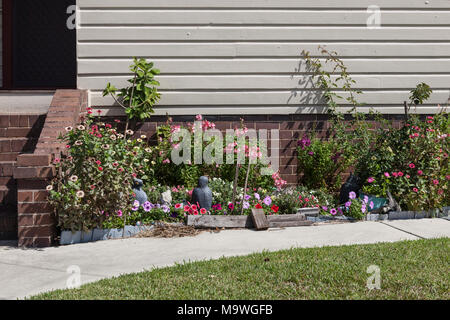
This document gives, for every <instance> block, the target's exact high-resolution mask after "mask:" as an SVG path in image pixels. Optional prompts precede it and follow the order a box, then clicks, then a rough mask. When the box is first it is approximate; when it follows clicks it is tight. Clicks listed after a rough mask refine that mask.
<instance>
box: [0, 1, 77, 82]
mask: <svg viewBox="0 0 450 320" xmlns="http://www.w3.org/2000/svg"><path fill="white" fill-rule="evenodd" d="M75 2H76V1H75V0H6V1H5V0H4V1H3V4H4V5H3V7H4V12H3V16H4V18H6V22H7V24H6V25H4V34H5V33H6V35H5V36H6V38H5V37H4V50H5V51H6V52H5V57H4V67H5V72H6V74H5V77H4V78H5V83H4V89H57V88H76V74H77V63H76V30H75V29H74V28H69V27H68V25H67V22H68V19H70V16H71V14H72V13H70V12H69V13H68V8H69V7H70V6H72V5H75ZM8 24H9V25H8ZM5 60H6V61H5Z"/></svg>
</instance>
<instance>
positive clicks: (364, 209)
mask: <svg viewBox="0 0 450 320" xmlns="http://www.w3.org/2000/svg"><path fill="white" fill-rule="evenodd" d="M366 209H367V207H366V204H365V203H363V205H362V207H361V212H362V213H365V212H366Z"/></svg>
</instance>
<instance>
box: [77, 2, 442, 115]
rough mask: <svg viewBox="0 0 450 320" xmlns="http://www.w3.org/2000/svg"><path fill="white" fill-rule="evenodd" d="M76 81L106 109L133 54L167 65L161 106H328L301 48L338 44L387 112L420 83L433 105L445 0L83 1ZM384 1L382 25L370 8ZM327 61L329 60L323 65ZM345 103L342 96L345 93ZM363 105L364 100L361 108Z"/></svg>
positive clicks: (373, 100) (255, 109)
mask: <svg viewBox="0 0 450 320" xmlns="http://www.w3.org/2000/svg"><path fill="white" fill-rule="evenodd" d="M77 4H78V6H79V8H80V20H79V26H80V27H79V29H78V36H77V38H78V46H77V48H78V49H77V50H78V87H79V88H82V89H90V90H91V103H92V104H93V105H94V106H103V107H104V108H105V110H106V111H108V112H109V113H110V114H115V113H120V112H121V110H120V109H118V108H114V107H111V106H112V105H113V104H114V101H113V100H112V99H111V98H109V97H106V98H104V97H102V94H101V92H102V90H103V89H104V87H105V86H106V84H107V83H108V82H112V83H113V84H114V85H115V86H116V87H121V86H124V85H126V79H127V78H129V77H130V76H131V75H130V73H129V68H128V66H129V65H130V64H131V62H132V59H131V58H132V57H133V56H138V57H144V58H147V59H149V60H152V61H154V62H155V66H156V67H157V68H159V69H161V75H160V76H159V77H158V80H159V81H160V82H161V87H160V91H161V93H162V99H161V102H160V103H159V105H158V108H157V109H156V111H157V114H165V113H166V112H168V113H170V114H174V115H175V114H192V113H195V112H201V113H204V114H206V113H210V114H236V113H248V114H258V113H274V114H283V113H311V112H318V113H321V112H324V111H325V109H324V104H323V102H322V101H321V100H320V99H319V98H318V94H317V91H315V90H314V87H313V84H312V78H311V73H310V70H308V68H306V66H305V63H304V61H303V60H302V58H301V52H302V50H307V51H310V52H311V55H312V56H320V55H319V52H318V50H317V48H318V46H319V45H323V46H326V47H327V48H328V49H329V50H334V51H337V52H338V54H339V55H340V57H341V58H342V59H343V60H344V62H345V64H346V66H348V70H349V72H350V73H351V74H352V76H353V78H354V79H355V80H356V84H355V88H358V89H361V90H362V91H363V94H362V95H361V96H360V98H359V100H360V101H361V102H365V103H366V104H367V105H369V104H370V105H372V106H374V107H375V108H377V109H378V110H380V111H382V112H386V113H402V110H403V107H402V103H403V101H404V100H407V99H408V97H409V95H410V94H409V91H410V90H411V89H412V88H414V87H415V86H416V84H418V83H420V82H426V83H428V84H429V85H430V86H431V87H432V88H433V90H434V94H433V96H432V98H431V99H430V100H429V101H428V102H427V104H426V105H424V106H422V107H420V108H418V109H417V111H418V112H421V113H428V112H435V111H436V110H437V108H436V106H437V104H446V103H447V101H448V98H449V95H450V0H431V1H428V3H427V2H426V1H422V0H421V1H416V0H410V1H407V2H405V1H403V0H390V1H364V0H345V1H344V0H342V1H335V0H305V1H295V0H228V1H225V0H170V1H169V0H116V1H109V0H108V1H107V0H78V1H77ZM373 5H378V6H379V7H381V8H382V11H381V23H382V27H381V28H378V29H369V28H367V27H366V21H367V19H368V18H369V16H370V15H371V14H372V13H371V12H367V8H368V7H369V6H373ZM326 68H328V69H330V66H329V65H328V66H326ZM343 106H344V108H345V107H346V106H345V101H343ZM364 109H367V107H364Z"/></svg>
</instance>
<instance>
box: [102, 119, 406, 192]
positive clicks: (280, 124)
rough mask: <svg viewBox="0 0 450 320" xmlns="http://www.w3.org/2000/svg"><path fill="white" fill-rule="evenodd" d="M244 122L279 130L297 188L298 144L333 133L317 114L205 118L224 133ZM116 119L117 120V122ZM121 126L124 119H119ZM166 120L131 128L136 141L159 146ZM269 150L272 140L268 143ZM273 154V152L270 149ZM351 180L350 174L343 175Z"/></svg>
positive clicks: (285, 165) (286, 175) (285, 168)
mask: <svg viewBox="0 0 450 320" xmlns="http://www.w3.org/2000/svg"><path fill="white" fill-rule="evenodd" d="M241 118H243V119H244V121H245V125H246V126H247V127H248V128H249V129H250V128H251V129H257V130H258V129H267V130H271V129H276V130H279V137H280V149H279V156H280V173H281V176H282V178H283V179H285V180H286V181H287V182H288V184H290V185H294V184H297V183H298V181H299V180H298V179H299V177H298V174H297V150H296V149H297V141H298V140H299V139H301V138H302V137H303V136H304V135H305V134H308V133H311V131H312V130H315V131H316V133H317V135H318V136H319V137H326V135H327V130H328V129H330V127H331V123H330V121H329V116H327V115H318V114H306V115H249V116H240V115H236V116H228V115H227V116H204V119H207V120H209V121H212V122H214V123H215V124H216V128H217V129H219V130H221V131H223V132H225V130H227V129H234V128H240V125H241V123H240V119H241ZM386 118H387V119H389V120H391V121H393V122H394V123H396V124H400V122H402V121H403V119H404V116H403V115H386ZM116 119H117V118H116ZM118 119H120V120H121V121H122V122H124V121H125V119H124V118H118ZM172 119H173V123H174V124H186V123H189V122H193V121H195V116H194V115H192V116H173V117H172ZM105 120H106V122H111V123H114V121H113V118H110V117H105ZM166 120H167V117H160V116H153V117H151V119H150V121H148V122H145V123H137V124H135V125H134V126H132V128H133V129H134V130H135V131H136V133H135V137H139V136H140V135H142V134H145V135H147V136H148V137H153V139H152V141H153V142H156V140H155V139H154V135H155V133H156V127H157V126H160V125H163V124H165V123H166ZM268 143H269V148H270V140H269V141H268ZM269 152H270V149H269ZM345 176H348V174H345V175H344V178H345Z"/></svg>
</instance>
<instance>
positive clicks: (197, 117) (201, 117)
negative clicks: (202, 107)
mask: <svg viewBox="0 0 450 320" xmlns="http://www.w3.org/2000/svg"><path fill="white" fill-rule="evenodd" d="M195 119H196V120H197V121H202V120H203V116H202V115H201V114H198V115H196V116H195Z"/></svg>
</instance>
